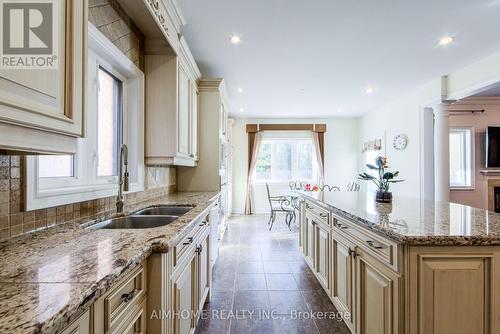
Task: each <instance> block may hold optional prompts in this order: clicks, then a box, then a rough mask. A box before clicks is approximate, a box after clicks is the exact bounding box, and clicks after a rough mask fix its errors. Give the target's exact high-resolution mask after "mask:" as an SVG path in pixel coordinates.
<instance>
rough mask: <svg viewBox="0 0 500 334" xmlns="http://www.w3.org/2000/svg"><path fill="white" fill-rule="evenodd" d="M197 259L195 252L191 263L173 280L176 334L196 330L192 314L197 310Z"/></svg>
mask: <svg viewBox="0 0 500 334" xmlns="http://www.w3.org/2000/svg"><path fill="white" fill-rule="evenodd" d="M195 276H196V257H195V254H194V251H192V254H191V256H190V259H189V262H187V263H186V264H185V267H184V268H183V269H182V270H181V272H180V274H179V276H177V277H175V278H174V279H173V289H174V298H173V311H174V333H175V334H188V333H190V332H191V330H194V319H193V318H192V316H191V315H192V312H193V310H194V309H195V303H194V302H195V294H196V285H195V279H196V277H195Z"/></svg>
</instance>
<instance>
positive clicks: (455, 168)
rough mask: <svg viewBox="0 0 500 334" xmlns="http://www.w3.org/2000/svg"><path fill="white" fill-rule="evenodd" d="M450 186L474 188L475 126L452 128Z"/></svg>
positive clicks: (454, 187) (452, 187) (453, 187)
mask: <svg viewBox="0 0 500 334" xmlns="http://www.w3.org/2000/svg"><path fill="white" fill-rule="evenodd" d="M450 188H451V189H473V188H474V129H473V128H470V127H467V128H455V127H453V128H450Z"/></svg>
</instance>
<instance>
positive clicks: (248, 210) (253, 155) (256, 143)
mask: <svg viewBox="0 0 500 334" xmlns="http://www.w3.org/2000/svg"><path fill="white" fill-rule="evenodd" d="M261 142H262V132H249V133H248V178H247V194H246V202H245V214H246V215H250V214H252V173H253V170H254V169H255V164H256V163H257V155H258V154H259V149H260V143H261Z"/></svg>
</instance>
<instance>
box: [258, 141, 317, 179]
mask: <svg viewBox="0 0 500 334" xmlns="http://www.w3.org/2000/svg"><path fill="white" fill-rule="evenodd" d="M315 159H316V157H315V155H314V147H313V142H312V140H311V139H298V138H290V139H283V138H279V139H276V138H268V139H263V140H262V142H261V145H260V149H259V154H258V156H257V162H256V164H255V171H254V180H256V181H276V182H280V181H284V182H285V181H286V182H288V181H290V180H305V181H313V182H314V181H316V180H317V179H318V171H317V166H316V160H315Z"/></svg>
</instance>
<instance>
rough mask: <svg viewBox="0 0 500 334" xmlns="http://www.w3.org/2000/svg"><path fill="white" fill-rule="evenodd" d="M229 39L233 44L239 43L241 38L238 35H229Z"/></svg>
mask: <svg viewBox="0 0 500 334" xmlns="http://www.w3.org/2000/svg"><path fill="white" fill-rule="evenodd" d="M230 41H231V43H233V44H239V43H240V42H241V38H240V36H238V35H234V36H231V39H230Z"/></svg>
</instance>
